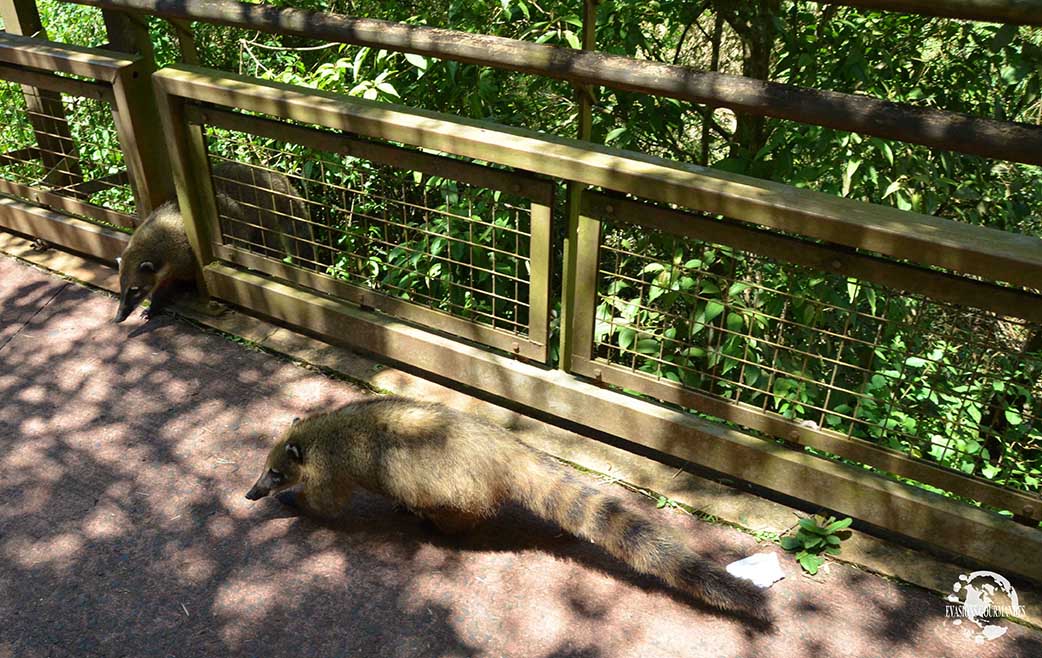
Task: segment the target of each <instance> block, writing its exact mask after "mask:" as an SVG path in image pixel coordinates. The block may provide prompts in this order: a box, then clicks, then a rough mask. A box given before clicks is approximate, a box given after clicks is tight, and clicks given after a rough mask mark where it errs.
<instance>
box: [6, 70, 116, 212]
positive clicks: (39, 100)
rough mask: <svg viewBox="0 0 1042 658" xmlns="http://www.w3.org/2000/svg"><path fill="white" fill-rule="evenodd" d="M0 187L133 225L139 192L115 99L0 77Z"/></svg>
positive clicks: (34, 198) (31, 198)
mask: <svg viewBox="0 0 1042 658" xmlns="http://www.w3.org/2000/svg"><path fill="white" fill-rule="evenodd" d="M0 116H2V119H0V121H2V125H0V141H2V142H3V143H4V144H5V145H15V146H16V148H9V150H8V151H6V152H5V153H3V154H0V191H2V192H4V193H7V194H11V195H13V196H16V197H20V198H23V199H26V200H29V201H33V202H36V203H41V204H43V205H47V206H51V207H53V208H55V209H58V210H64V211H67V212H72V213H74V214H78V215H80V216H82V217H84V218H86V219H90V220H93V221H100V222H102V223H109V224H117V225H121V226H132V225H133V223H134V221H133V219H132V217H131V216H132V215H133V214H134V212H135V204H134V194H133V191H132V190H131V187H130V181H129V178H128V176H127V173H126V166H125V164H124V161H123V152H122V150H121V149H120V144H119V139H118V135H117V131H116V126H115V121H114V119H113V115H112V109H111V106H110V105H109V104H108V103H107V102H105V101H103V100H97V99H93V98H85V97H79V96H75V95H71V94H66V93H60V92H52V91H46V90H40V89H36V88H33V87H29V86H25V85H19V84H16V83H13V82H7V81H0Z"/></svg>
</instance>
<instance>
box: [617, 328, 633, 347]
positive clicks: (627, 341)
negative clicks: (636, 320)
mask: <svg viewBox="0 0 1042 658" xmlns="http://www.w3.org/2000/svg"><path fill="white" fill-rule="evenodd" d="M636 337H637V332H636V331H634V330H633V329H630V328H629V327H623V328H622V329H620V330H619V347H621V348H622V349H624V350H626V349H629V347H630V345H632V344H633V340H634V339H635V338H636Z"/></svg>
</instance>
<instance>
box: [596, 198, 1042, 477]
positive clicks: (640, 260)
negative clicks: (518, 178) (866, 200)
mask: <svg viewBox="0 0 1042 658" xmlns="http://www.w3.org/2000/svg"><path fill="white" fill-rule="evenodd" d="M634 205H635V204H634ZM630 211H631V212H632V207H631V209H630ZM619 219H621V220H623V221H620V222H615V221H612V222H607V221H605V222H603V223H602V227H603V233H602V235H601V243H600V251H599V259H598V262H599V265H598V266H597V278H596V288H597V301H596V311H595V312H596V317H595V323H594V331H593V334H594V335H593V343H594V344H593V351H592V354H591V356H592V357H593V359H594V360H595V362H596V364H597V365H598V367H601V368H610V369H611V371H613V373H614V374H615V375H616V376H615V377H614V378H613V379H612V381H613V382H615V383H618V384H620V385H622V386H625V387H627V388H630V389H631V390H635V391H638V392H645V393H651V394H653V395H654V394H655V392H661V391H662V390H671V389H672V390H680V391H691V392H693V393H696V394H697V395H694V396H689V397H687V398H685V397H683V396H682V395H681V396H675V397H674V401H681V403H682V404H684V403H686V404H687V405H688V406H693V407H695V408H700V407H701V409H700V410H703V411H710V413H712V412H713V411H716V410H719V409H721V408H725V407H721V406H720V405H719V404H702V402H705V401H712V400H716V401H718V402H724V403H726V404H731V405H734V406H736V407H741V408H742V409H744V410H746V411H751V412H752V414H753V415H749V414H746V416H745V417H746V418H749V417H755V414H756V413H757V412H759V413H760V414H762V415H763V416H775V417H781V418H784V419H788V420H790V421H793V422H794V423H796V424H797V425H798V426H800V427H801V428H803V430H804V431H807V432H812V433H814V432H820V433H827V434H829V435H831V436H833V437H836V436H839V437H843V438H847V439H850V438H856V439H862V440H865V441H868V442H871V443H872V444H875V445H878V446H881V447H884V448H887V449H891V450H894V451H898V452H900V453H903V454H904V455H907V456H909V457H911V458H913V459H915V460H924V461H927V462H930V463H933V464H936V465H939V466H941V467H944V468H947V469H952V470H954V471H957V472H958V473H961V474H965V475H970V476H974V477H977V478H981V479H983V480H985V481H988V482H991V483H994V484H998V485H1004V486H1018V487H1023V488H1025V489H1027V490H1029V491H1033V492H1037V491H1038V490H1039V485H1040V478H1042V412H1040V411H1039V403H1040V401H1042V384H1040V375H1042V325H1040V324H1039V323H1037V322H1028V321H1025V320H1023V319H1019V318H1015V317H1005V316H1002V315H999V314H996V313H993V312H988V311H983V310H981V309H976V308H971V307H968V306H961V305H955V304H950V303H946V302H939V301H936V300H932V299H930V298H928V297H926V296H923V295H918V294H909V293H904V292H901V291H898V290H895V289H893V288H890V287H887V286H883V285H878V284H874V283H871V282H869V281H865V280H859V279H856V278H853V277H848V276H843V275H841V274H837V273H831V272H826V271H822V270H819V269H816V268H811V267H804V266H798V265H794V264H790V263H787V262H785V261H782V260H776V259H772V258H765V257H762V256H758V255H756V254H754V253H750V252H747V251H742V250H739V249H735V248H732V247H729V246H727V245H723V244H714V243H712V242H706V241H700V240H698V239H695V238H692V237H681V236H678V235H675V234H671V233H668V232H663V231H659V230H655V229H650V228H645V227H639V226H635V224H638V223H639V218H638V217H632V216H631V217H628V218H627V217H621V216H620V217H619ZM626 220H628V221H626ZM630 222H632V223H630ZM620 374H622V375H625V376H622V377H620V376H619V375H620ZM648 382H655V383H656V384H657V386H656V387H653V388H649V387H648V385H647V383H648ZM663 384H665V385H666V387H667V388H665V389H664V388H663V387H662V385H663ZM801 433H802V432H801ZM784 438H789V437H784Z"/></svg>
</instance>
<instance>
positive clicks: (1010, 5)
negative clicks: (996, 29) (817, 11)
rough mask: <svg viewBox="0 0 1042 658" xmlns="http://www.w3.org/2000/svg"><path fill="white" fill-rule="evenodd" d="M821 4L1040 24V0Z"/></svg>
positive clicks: (838, 0)
mask: <svg viewBox="0 0 1042 658" xmlns="http://www.w3.org/2000/svg"><path fill="white" fill-rule="evenodd" d="M818 1H819V2H821V3H822V4H833V5H846V6H848V7H858V8H860V9H878V10H881V11H894V12H900V13H905V14H922V15H924V16H940V17H942V18H962V19H965V20H971V21H988V22H994V23H1010V24H1013V25H1042V0H818Z"/></svg>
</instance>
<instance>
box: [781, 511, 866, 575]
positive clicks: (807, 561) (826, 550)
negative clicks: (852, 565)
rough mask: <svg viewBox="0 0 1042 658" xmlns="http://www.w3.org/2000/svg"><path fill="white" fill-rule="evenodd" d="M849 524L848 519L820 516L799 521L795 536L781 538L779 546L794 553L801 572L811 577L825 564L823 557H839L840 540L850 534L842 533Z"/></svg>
mask: <svg viewBox="0 0 1042 658" xmlns="http://www.w3.org/2000/svg"><path fill="white" fill-rule="evenodd" d="M851 523H853V519H851V518H850V517H847V518H845V519H841V520H839V521H837V520H836V517H834V516H830V517H828V518H825V517H824V516H822V515H821V514H816V515H815V516H813V517H811V518H808V519H800V522H799V529H798V530H797V531H796V534H795V535H787V536H785V537H782V538H781V546H782V548H784V549H785V550H787V551H789V552H790V553H795V554H796V555H795V558H796V561H797V562H799V563H800V566H801V567H803V570H804V571H806V572H807V573H809V574H810V575H812V576H813V575H815V574H817V573H818V569H820V568H821V565H823V564H824V563H825V555H839V552H840V545H841V542H842V540H843V539H845V538H846V537H847V536H849V534H850V533H849V532H843V531H844V530H846V529H847V528H848V527H850V524H851Z"/></svg>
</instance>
